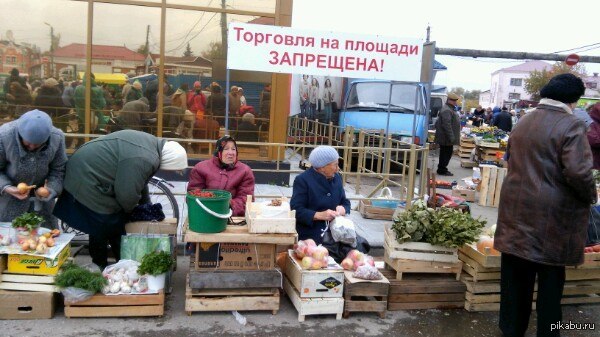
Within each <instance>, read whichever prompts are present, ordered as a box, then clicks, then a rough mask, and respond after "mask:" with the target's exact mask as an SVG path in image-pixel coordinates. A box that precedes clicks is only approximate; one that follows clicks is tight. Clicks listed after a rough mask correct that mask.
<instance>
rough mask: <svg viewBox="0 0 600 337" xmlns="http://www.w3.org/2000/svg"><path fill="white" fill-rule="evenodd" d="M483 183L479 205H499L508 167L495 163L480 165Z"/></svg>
mask: <svg viewBox="0 0 600 337" xmlns="http://www.w3.org/2000/svg"><path fill="white" fill-rule="evenodd" d="M480 168H481V184H480V191H479V205H481V206H490V207H498V205H499V204H500V192H501V190H502V183H503V182H504V177H505V176H506V173H507V169H505V168H500V167H497V166H493V165H480Z"/></svg>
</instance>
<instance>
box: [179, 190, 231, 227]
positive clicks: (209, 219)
mask: <svg viewBox="0 0 600 337" xmlns="http://www.w3.org/2000/svg"><path fill="white" fill-rule="evenodd" d="M202 191H203V192H212V193H213V195H214V197H212V198H203V197H197V196H194V195H190V194H189V193H188V194H187V196H186V198H185V199H186V202H187V206H188V221H189V227H190V230H191V231H194V232H197V233H219V232H222V231H224V230H225V229H226V228H227V221H228V220H229V217H231V213H232V211H231V209H230V207H229V201H230V200H231V193H229V192H227V191H223V190H202Z"/></svg>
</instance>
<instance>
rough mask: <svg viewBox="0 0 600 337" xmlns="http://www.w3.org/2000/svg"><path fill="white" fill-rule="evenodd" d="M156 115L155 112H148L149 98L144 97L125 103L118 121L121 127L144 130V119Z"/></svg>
mask: <svg viewBox="0 0 600 337" xmlns="http://www.w3.org/2000/svg"><path fill="white" fill-rule="evenodd" d="M154 116H155V114H154V113H153V112H148V99H147V98H146V97H142V98H140V99H136V100H135V101H131V102H127V103H125V105H123V109H122V110H121V112H120V114H119V117H117V118H116V123H117V126H118V127H119V128H121V129H131V130H142V126H143V124H144V123H143V121H144V120H145V119H149V118H153V117H154Z"/></svg>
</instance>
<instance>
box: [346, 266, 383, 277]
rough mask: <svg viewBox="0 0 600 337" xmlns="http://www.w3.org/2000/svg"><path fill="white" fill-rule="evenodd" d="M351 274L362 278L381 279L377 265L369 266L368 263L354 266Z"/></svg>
mask: <svg viewBox="0 0 600 337" xmlns="http://www.w3.org/2000/svg"><path fill="white" fill-rule="evenodd" d="M352 276H354V277H356V278H359V279H363V280H381V279H382V275H381V273H380V272H379V270H377V267H374V266H371V265H370V264H365V265H362V266H360V267H358V268H356V271H355V272H354V274H352Z"/></svg>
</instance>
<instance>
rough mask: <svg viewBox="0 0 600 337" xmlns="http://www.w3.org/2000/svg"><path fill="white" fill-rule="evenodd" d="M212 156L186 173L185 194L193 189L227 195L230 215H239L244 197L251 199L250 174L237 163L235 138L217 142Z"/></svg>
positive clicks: (252, 189)
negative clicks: (186, 187) (210, 190)
mask: <svg viewBox="0 0 600 337" xmlns="http://www.w3.org/2000/svg"><path fill="white" fill-rule="evenodd" d="M216 146H217V148H216V150H215V153H214V157H212V158H210V159H207V160H204V161H202V162H199V163H198V164H196V166H194V168H193V169H192V171H191V172H190V182H189V184H188V191H190V190H194V189H217V190H225V191H229V192H230V193H231V202H230V203H231V209H232V210H233V216H243V215H244V214H245V211H246V197H247V196H248V195H252V196H254V173H252V169H250V167H249V166H248V165H246V164H244V163H241V162H239V161H238V151H237V145H236V142H235V139H233V137H230V136H224V137H222V138H221V139H219V140H217V144H216Z"/></svg>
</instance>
